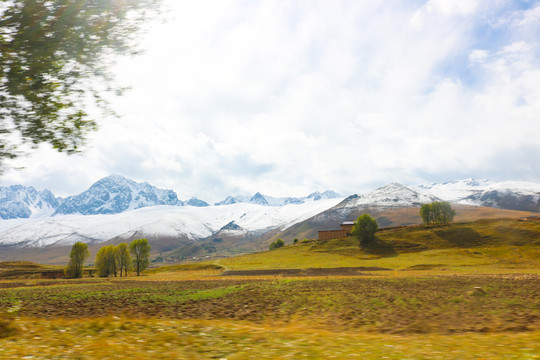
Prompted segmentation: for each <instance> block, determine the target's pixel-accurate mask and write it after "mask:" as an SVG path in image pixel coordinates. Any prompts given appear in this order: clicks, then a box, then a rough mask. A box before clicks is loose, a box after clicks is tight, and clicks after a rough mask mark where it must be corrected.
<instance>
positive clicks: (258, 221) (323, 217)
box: [0, 175, 540, 262]
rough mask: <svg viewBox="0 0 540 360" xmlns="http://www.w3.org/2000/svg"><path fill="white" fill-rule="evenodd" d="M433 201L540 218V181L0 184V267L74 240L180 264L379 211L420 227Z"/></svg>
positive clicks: (310, 233)
mask: <svg viewBox="0 0 540 360" xmlns="http://www.w3.org/2000/svg"><path fill="white" fill-rule="evenodd" d="M437 200H445V201H450V202H452V203H454V204H462V205H458V206H465V207H467V206H468V208H475V207H486V206H487V207H491V208H499V209H511V210H522V211H523V210H524V211H533V212H540V184H537V183H526V182H491V181H489V180H475V179H466V180H458V181H451V182H447V183H434V184H427V185H419V186H405V185H402V184H399V183H391V184H388V185H385V186H383V187H380V188H378V189H375V190H373V191H371V192H369V193H365V194H354V195H350V196H348V197H346V198H345V197H343V196H340V195H339V194H337V193H335V192H333V191H325V192H316V193H313V194H310V195H308V196H305V197H288V198H275V197H270V196H266V195H263V194H261V193H256V194H255V195H252V196H229V197H227V198H226V199H225V200H223V201H221V202H217V203H215V204H214V205H209V204H207V203H206V202H204V201H202V200H199V199H196V198H192V199H190V200H188V201H181V200H179V199H178V196H177V194H176V193H175V192H174V191H172V190H163V189H159V188H156V187H154V186H152V185H150V184H148V183H137V182H135V181H132V180H129V179H126V178H124V177H121V176H118V175H112V176H109V177H106V178H103V179H101V180H99V181H97V182H96V183H95V184H93V185H92V186H91V187H90V188H89V189H88V190H86V191H84V192H82V193H81V194H78V195H74V196H69V197H67V198H57V197H55V196H54V195H53V194H52V193H51V192H50V191H48V190H43V191H37V190H35V189H34V188H32V187H24V186H21V185H12V186H8V187H0V217H1V218H2V219H4V220H0V260H6V259H14V258H17V257H19V256H20V257H22V256H27V255H28V253H29V251H33V250H30V249H42V250H40V251H35V252H34V253H35V254H36V256H37V255H39V256H45V255H44V254H46V253H47V252H51V251H53V249H56V248H62V247H67V246H71V245H72V244H73V243H74V242H76V241H83V242H86V243H89V244H91V245H92V246H94V247H96V246H101V245H102V244H108V243H118V242H122V241H130V240H132V239H135V238H140V237H146V238H148V239H149V240H150V241H151V242H152V245H153V251H154V254H166V255H167V254H168V255H174V256H176V257H177V258H180V257H187V256H191V255H193V254H199V255H200V254H212V253H220V251H225V250H227V251H228V252H229V254H230V253H235V252H236V253H237V252H250V251H258V250H262V249H265V248H266V247H267V243H268V241H270V240H271V239H275V238H277V237H282V238H283V239H286V240H290V241H292V239H293V238H299V237H316V231H317V230H323V229H332V228H335V227H336V226H337V225H338V224H339V223H340V222H341V221H344V220H354V219H355V218H356V217H357V216H359V215H360V214H362V213H365V212H369V213H372V214H374V215H375V216H376V217H377V221H378V222H379V226H394V225H407V224H411V223H417V222H418V221H419V217H418V210H417V209H416V210H414V209H415V208H418V207H419V206H420V205H421V204H424V203H428V202H432V201H437ZM409 210H410V211H409ZM520 214H521V213H520ZM25 249H26V250H25ZM62 251H64V252H66V251H65V250H62ZM67 253H68V252H67ZM23 259H24V258H23ZM40 260H41V261H44V260H43V259H41V258H40ZM64 260H65V257H64V258H61V259H60V258H58V260H55V261H59V262H62V261H64ZM50 261H52V260H50V258H46V259H45V262H50Z"/></svg>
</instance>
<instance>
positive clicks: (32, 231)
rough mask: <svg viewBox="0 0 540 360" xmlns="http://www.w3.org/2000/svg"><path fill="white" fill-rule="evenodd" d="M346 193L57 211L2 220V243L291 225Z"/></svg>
mask: <svg viewBox="0 0 540 360" xmlns="http://www.w3.org/2000/svg"><path fill="white" fill-rule="evenodd" d="M340 200H341V199H327V200H319V201H308V202H305V203H303V204H290V205H285V206H281V207H269V206H262V205H257V204H247V203H237V204H231V205H226V206H208V207H192V206H186V207H178V206H165V205H162V206H152V207H144V208H140V209H136V210H131V211H126V212H122V213H118V214H110V215H57V216H54V217H50V218H46V219H14V220H5V221H0V246H1V245H17V246H47V245H71V244H73V243H75V242H77V241H83V242H102V241H106V240H109V239H111V238H114V237H120V238H122V237H124V238H128V237H129V236H130V235H131V234H133V233H137V235H140V236H141V237H143V236H148V237H150V236H153V237H155V236H157V237H159V236H167V237H187V238H189V239H192V240H197V239H202V238H206V237H208V236H210V235H212V234H213V233H215V232H217V231H219V230H220V229H221V228H223V227H224V226H225V225H227V224H228V223H230V222H231V221H234V222H235V223H236V224H237V225H238V226H239V227H241V228H242V229H245V230H246V231H261V230H266V229H269V228H280V229H286V228H287V227H289V226H292V225H294V224H295V223H297V222H299V221H303V220H305V219H307V218H309V217H311V216H314V215H316V214H317V213H319V212H321V211H323V210H325V209H328V208H329V207H332V206H334V205H335V204H336V203H338V202H339V201H340Z"/></svg>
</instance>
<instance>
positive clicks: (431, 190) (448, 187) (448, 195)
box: [411, 178, 492, 202]
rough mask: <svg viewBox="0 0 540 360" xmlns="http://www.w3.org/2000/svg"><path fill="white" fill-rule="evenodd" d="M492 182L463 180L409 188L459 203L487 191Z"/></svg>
mask: <svg viewBox="0 0 540 360" xmlns="http://www.w3.org/2000/svg"><path fill="white" fill-rule="evenodd" d="M490 185H492V182H491V181H489V180H487V179H470V178H469V179H464V180H457V181H449V182H445V183H442V184H438V183H433V184H430V185H420V186H418V187H411V188H413V189H415V190H417V191H418V192H421V193H424V194H431V195H435V196H436V197H438V198H440V199H443V200H446V201H453V202H455V201H459V200H462V199H465V198H467V197H468V196H470V195H472V194H476V193H479V192H482V191H484V190H485V189H487V188H488V187H489V186H490Z"/></svg>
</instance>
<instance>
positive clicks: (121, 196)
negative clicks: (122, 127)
mask: <svg viewBox="0 0 540 360" xmlns="http://www.w3.org/2000/svg"><path fill="white" fill-rule="evenodd" d="M340 197H341V195H339V194H337V193H336V192H334V191H331V190H328V191H325V192H322V193H320V192H314V193H312V194H310V195H308V196H306V197H301V198H291V197H286V198H275V197H270V196H265V195H262V194H261V193H259V192H258V193H256V194H255V195H252V196H241V195H238V196H228V197H227V198H226V199H224V200H223V201H220V202H218V203H215V205H216V206H220V205H231V204H237V203H250V204H258V205H264V206H284V205H287V204H303V203H304V202H306V201H310V200H321V199H336V198H340ZM156 205H171V206H195V207H206V206H209V204H208V203H207V202H205V201H203V200H200V199H197V198H195V197H192V198H191V199H189V200H187V201H181V200H179V199H178V196H177V194H176V193H175V192H174V191H173V190H164V189H159V188H157V187H155V186H152V185H150V184H148V183H147V182H143V183H137V182H135V181H133V180H130V179H126V178H125V177H123V176H120V175H111V176H107V177H105V178H103V179H100V180H99V181H97V182H96V183H94V184H93V185H92V186H90V188H89V189H88V190H86V191H84V192H82V193H80V194H78V195H74V196H69V197H67V198H57V197H55V196H54V194H53V193H52V192H51V191H49V190H43V191H36V190H35V189H34V188H33V187H31V186H30V187H25V186H22V185H12V186H8V187H0V218H1V219H17V218H31V217H32V218H36V217H43V216H55V215H68V214H80V215H98V214H119V213H122V212H124V211H130V210H135V209H140V208H143V207H149V206H156Z"/></svg>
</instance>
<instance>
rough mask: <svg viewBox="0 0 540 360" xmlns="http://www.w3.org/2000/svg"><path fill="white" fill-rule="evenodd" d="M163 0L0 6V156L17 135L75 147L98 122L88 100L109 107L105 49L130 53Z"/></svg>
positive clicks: (22, 1) (11, 148) (9, 154)
mask: <svg viewBox="0 0 540 360" xmlns="http://www.w3.org/2000/svg"><path fill="white" fill-rule="evenodd" d="M160 2H161V0H124V1H116V0H100V1H87V0H55V1H49V0H10V1H5V2H3V3H2V6H1V7H0V108H1V109H2V111H1V112H0V162H1V161H2V160H3V159H5V158H14V157H16V156H19V155H21V151H20V150H18V149H17V145H16V144H19V143H24V144H30V145H32V146H36V145H37V144H39V143H49V144H50V145H51V146H52V147H53V148H55V149H57V150H58V151H61V152H67V153H73V152H77V151H78V150H79V147H80V146H81V144H83V143H84V139H85V137H86V135H87V133H88V132H90V131H93V130H95V129H96V122H95V121H94V120H93V119H91V118H90V116H89V115H88V113H87V108H88V107H90V106H92V102H93V103H94V105H97V106H99V107H101V108H102V109H103V110H108V106H107V103H106V101H105V99H104V97H103V96H102V94H103V93H104V92H113V93H120V90H121V89H118V88H116V89H115V88H114V87H113V86H111V83H112V81H111V80H112V75H111V73H110V71H109V68H110V66H111V64H112V62H113V59H114V57H113V56H111V55H115V54H117V55H122V54H134V53H135V52H136V51H135V50H134V46H133V45H134V42H135V40H136V38H137V33H138V29H139V28H141V25H142V24H143V22H144V21H145V20H147V19H149V17H150V16H151V15H152V14H153V13H155V10H153V9H158V8H159V6H157V5H158V4H159V3H160Z"/></svg>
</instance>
